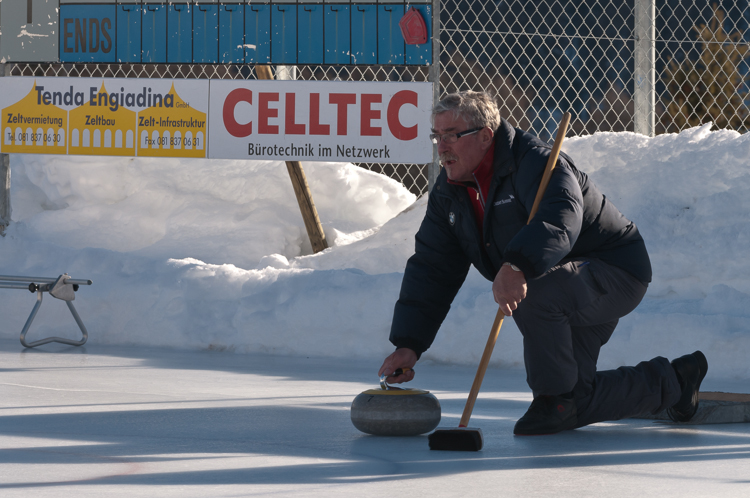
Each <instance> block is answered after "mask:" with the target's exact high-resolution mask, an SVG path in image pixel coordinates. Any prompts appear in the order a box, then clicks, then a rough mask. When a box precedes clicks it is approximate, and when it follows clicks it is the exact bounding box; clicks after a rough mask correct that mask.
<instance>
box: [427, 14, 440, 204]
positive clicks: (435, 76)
mask: <svg viewBox="0 0 750 498" xmlns="http://www.w3.org/2000/svg"><path fill="white" fill-rule="evenodd" d="M427 79H428V81H431V82H432V107H433V108H434V107H435V105H436V104H437V103H438V101H439V100H440V0H432V64H431V65H430V69H429V74H428V76H427ZM439 174H440V158H438V152H437V145H433V146H432V163H430V164H429V165H427V192H428V193H429V192H431V191H432V187H433V186H434V185H435V181H436V180H437V177H438V175H439Z"/></svg>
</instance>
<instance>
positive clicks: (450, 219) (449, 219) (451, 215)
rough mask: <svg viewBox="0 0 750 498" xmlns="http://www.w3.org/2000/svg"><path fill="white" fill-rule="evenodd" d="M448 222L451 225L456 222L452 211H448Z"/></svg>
mask: <svg viewBox="0 0 750 498" xmlns="http://www.w3.org/2000/svg"><path fill="white" fill-rule="evenodd" d="M448 223H450V224H451V226H453V225H455V224H456V215H455V214H454V213H453V211H451V212H450V213H448Z"/></svg>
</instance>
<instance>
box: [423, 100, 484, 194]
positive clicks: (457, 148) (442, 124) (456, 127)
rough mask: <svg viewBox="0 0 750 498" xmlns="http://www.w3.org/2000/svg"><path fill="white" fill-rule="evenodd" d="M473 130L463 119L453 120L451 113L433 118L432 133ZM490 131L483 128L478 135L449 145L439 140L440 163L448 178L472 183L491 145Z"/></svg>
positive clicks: (467, 136) (443, 113) (444, 113)
mask: <svg viewBox="0 0 750 498" xmlns="http://www.w3.org/2000/svg"><path fill="white" fill-rule="evenodd" d="M472 128H474V127H473V126H470V125H469V124H468V123H466V120H465V119H464V118H463V117H460V116H459V117H458V118H454V117H453V113H452V112H441V113H440V114H437V115H436V116H435V125H434V128H433V129H432V132H433V133H437V134H440V135H442V134H445V133H461V132H462V131H466V130H470V129H472ZM492 135H493V133H492V131H491V130H490V129H489V128H483V129H482V130H481V131H479V132H478V133H473V134H471V135H466V136H462V137H460V138H459V139H458V141H457V142H455V143H452V144H449V143H446V142H445V141H444V140H441V141H440V143H439V144H438V154H440V163H441V164H442V165H443V167H444V168H445V171H446V173H447V174H448V178H450V179H451V180H453V181H456V182H468V181H473V179H474V178H473V176H472V173H473V172H474V170H475V169H477V166H479V163H480V162H481V161H482V158H483V157H484V155H485V154H486V153H487V149H489V147H490V145H491V144H492Z"/></svg>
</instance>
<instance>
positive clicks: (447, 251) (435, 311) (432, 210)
mask: <svg viewBox="0 0 750 498" xmlns="http://www.w3.org/2000/svg"><path fill="white" fill-rule="evenodd" d="M432 118H433V130H432V131H433V133H432V135H431V138H432V140H433V142H435V143H437V144H438V152H439V154H440V161H441V163H442V166H443V169H442V171H441V173H440V175H439V176H438V178H437V181H436V183H435V186H434V188H433V190H432V192H431V193H430V198H429V203H428V206H427V213H426V215H425V217H424V220H423V221H422V225H421V227H420V229H419V232H418V233H417V235H416V253H415V254H414V256H412V257H411V258H410V259H409V261H408V263H407V266H406V270H405V273H404V279H403V282H402V286H401V293H400V296H399V299H398V302H397V303H396V307H395V311H394V315H393V324H392V327H391V334H390V340H391V342H392V343H393V344H394V345H395V346H396V348H397V349H396V351H395V352H394V353H393V354H391V355H390V356H388V357H387V358H386V359H385V361H384V363H383V366H382V367H381V368H380V371H379V375H384V374H385V375H389V377H388V379H387V381H388V382H391V383H400V382H407V381H410V380H412V379H413V378H414V372H413V371H411V370H407V371H406V373H403V374H401V375H397V376H394V375H392V374H393V373H394V372H395V371H396V369H398V368H403V369H408V368H412V367H413V366H414V365H415V364H416V362H417V360H418V359H419V357H420V355H421V354H422V353H423V352H424V351H426V350H427V349H428V348H429V347H430V345H431V344H432V342H433V340H434V339H435V335H436V334H437V331H438V329H439V328H440V325H441V324H442V322H443V320H444V319H445V316H446V315H447V313H448V310H449V308H450V305H451V302H452V301H453V299H454V298H455V296H456V293H457V292H458V290H459V288H460V287H461V285H462V284H463V282H464V279H465V278H466V275H467V272H468V270H469V266H470V265H474V267H475V268H476V269H477V270H479V272H480V273H481V274H482V275H483V276H484V277H485V278H487V280H489V281H491V282H492V293H493V295H494V298H495V301H496V302H497V304H498V305H499V306H500V310H502V312H503V313H505V314H506V315H507V316H512V317H513V319H514V320H515V322H516V324H517V326H518V328H519V329H520V331H521V333H522V334H523V346H524V363H525V367H526V373H527V382H528V384H529V387H530V388H531V390H532V392H533V395H534V401H533V402H532V403H531V406H530V407H529V409H528V411H527V412H526V414H525V415H524V416H523V417H521V419H519V420H518V421H517V422H516V425H515V428H514V433H515V434H517V435H532V434H553V433H556V432H560V431H563V430H568V429H575V428H577V427H582V426H584V425H588V424H592V423H595V422H600V421H605V420H618V419H621V418H625V417H630V416H634V415H639V414H644V413H656V412H658V411H660V410H663V409H668V412H669V415H670V416H671V417H672V419H674V420H675V421H687V420H689V419H690V418H691V417H692V416H693V415H694V414H695V412H696V410H697V408H698V396H697V393H698V389H699V387H700V384H701V381H702V380H703V378H704V377H705V375H706V371H707V370H708V364H707V362H706V358H705V356H704V355H703V354H702V353H701V352H700V351H696V352H695V353H693V354H689V355H685V356H683V357H680V358H677V359H676V360H674V361H672V363H671V364H670V362H669V361H668V360H667V359H666V358H662V357H656V358H654V359H652V360H649V361H644V362H641V363H639V364H638V365H636V366H634V367H620V368H618V369H616V370H608V371H597V369H596V363H597V359H598V357H599V350H600V349H601V347H602V346H603V345H604V344H606V343H607V341H608V340H609V338H610V336H611V335H612V333H613V332H614V330H615V327H616V326H617V322H618V320H619V319H620V318H621V317H623V316H625V315H627V314H628V313H630V312H631V311H632V310H633V309H635V307H636V306H638V304H639V303H640V302H641V299H643V296H644V295H645V293H646V289H647V286H648V283H649V282H650V281H651V263H650V261H649V257H648V253H647V251H646V246H645V244H644V241H643V238H642V237H641V234H640V233H639V231H638V228H637V227H636V226H635V224H634V223H633V222H631V221H629V220H628V219H626V218H625V217H624V216H623V215H622V214H621V213H620V212H619V211H618V210H617V208H616V207H615V206H614V205H613V204H612V203H611V202H610V201H609V200H608V199H607V198H606V197H605V196H604V195H603V194H602V193H601V192H600V191H599V189H598V188H597V187H596V185H594V184H593V182H591V180H589V178H588V176H587V175H586V174H585V173H583V172H581V171H579V170H578V169H576V167H575V165H574V163H573V160H572V159H571V158H570V157H568V156H567V155H565V154H561V156H560V160H559V163H558V165H557V167H556V168H555V170H554V173H553V175H552V178H551V180H550V183H549V186H548V187H547V189H546V192H545V195H544V198H543V200H542V203H541V205H540V206H539V211H538V212H537V214H536V215H535V217H534V219H533V220H532V221H531V223H530V224H528V225H527V224H526V222H527V220H528V216H529V212H530V210H531V207H532V204H533V202H534V198H535V196H536V193H537V190H538V188H539V184H540V181H541V178H542V172H543V171H544V167H545V165H546V163H547V159H548V157H549V155H550V152H551V147H550V146H549V145H548V144H546V143H545V142H543V141H541V140H540V139H538V138H537V137H535V136H533V135H531V134H529V133H527V132H524V131H523V130H520V129H517V128H513V127H512V126H510V124H509V123H508V122H507V121H505V120H504V119H501V117H500V113H499V111H498V108H497V105H496V104H495V102H494V100H493V99H492V98H491V97H490V96H489V95H487V94H486V93H479V92H462V93H457V94H451V95H448V96H446V97H445V98H444V99H443V100H441V101H440V102H439V103H438V104H437V106H436V107H435V108H434V109H433V114H432Z"/></svg>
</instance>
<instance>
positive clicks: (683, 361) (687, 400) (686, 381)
mask: <svg viewBox="0 0 750 498" xmlns="http://www.w3.org/2000/svg"><path fill="white" fill-rule="evenodd" d="M672 368H674V371H675V373H676V374H677V380H678V381H679V382H680V387H681V388H682V394H681V395H680V400H679V401H678V402H677V403H675V404H674V406H672V407H671V408H668V409H667V415H669V418H671V419H672V420H674V421H675V422H687V421H688V420H690V419H691V418H693V415H695V412H697V411H698V390H699V389H700V387H701V382H703V378H704V377H705V376H706V372H707V371H708V361H707V360H706V357H705V356H704V355H703V353H701V352H700V351H696V352H695V353H693V354H686V355H685V356H681V357H679V358H677V359H676V360H673V361H672Z"/></svg>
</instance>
